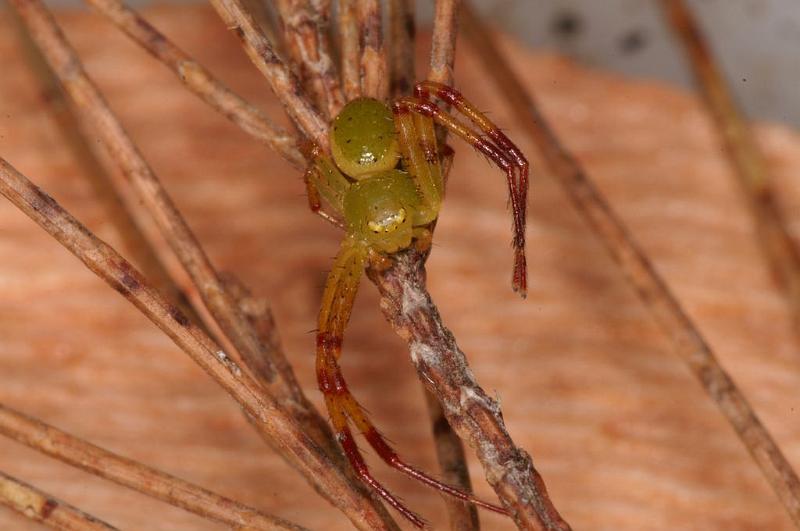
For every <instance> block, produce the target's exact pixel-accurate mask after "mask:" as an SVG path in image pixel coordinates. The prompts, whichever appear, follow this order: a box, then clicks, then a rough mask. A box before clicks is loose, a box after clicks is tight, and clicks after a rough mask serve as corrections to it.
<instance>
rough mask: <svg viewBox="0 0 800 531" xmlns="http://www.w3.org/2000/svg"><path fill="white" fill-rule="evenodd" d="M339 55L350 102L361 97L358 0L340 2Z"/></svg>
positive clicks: (345, 91)
mask: <svg viewBox="0 0 800 531" xmlns="http://www.w3.org/2000/svg"><path fill="white" fill-rule="evenodd" d="M338 6H339V17H338V18H339V20H338V27H339V55H340V56H341V61H342V67H341V71H342V85H343V87H344V94H345V97H346V98H347V100H348V101H350V100H354V99H356V98H359V97H361V65H360V62H361V44H360V43H359V34H358V8H357V7H356V0H339V3H338Z"/></svg>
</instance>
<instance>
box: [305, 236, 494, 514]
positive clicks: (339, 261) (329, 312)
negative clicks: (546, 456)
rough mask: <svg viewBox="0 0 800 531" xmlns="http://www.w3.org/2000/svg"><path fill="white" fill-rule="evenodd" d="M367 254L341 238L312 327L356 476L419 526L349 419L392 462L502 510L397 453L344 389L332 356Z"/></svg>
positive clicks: (335, 420)
mask: <svg viewBox="0 0 800 531" xmlns="http://www.w3.org/2000/svg"><path fill="white" fill-rule="evenodd" d="M368 259H369V251H368V250H367V249H365V248H364V247H363V246H362V245H360V244H359V243H357V242H355V241H353V240H350V239H345V241H344V243H343V244H342V247H341V249H340V251H339V254H338V255H337V257H336V260H335V262H334V266H333V269H332V270H331V272H330V273H329V275H328V280H327V282H326V285H325V292H324V294H323V296H322V307H321V309H320V314H319V323H318V329H317V358H316V371H317V381H318V383H319V388H320V390H321V391H322V393H323V395H324V397H325V405H326V407H327V409H328V413H329V414H330V417H331V423H332V424H333V427H334V430H335V432H336V436H337V438H338V440H339V442H340V443H341V445H342V447H343V449H344V451H345V455H346V456H347V459H348V461H349V462H350V464H351V466H352V467H353V469H354V470H355V471H356V473H357V474H358V476H359V477H360V478H361V480H362V481H364V482H365V483H366V484H368V485H370V486H371V487H372V488H373V489H374V490H375V491H376V492H377V493H378V494H379V495H380V496H381V497H382V498H383V499H384V500H386V502H387V503H388V504H389V505H391V506H392V507H394V508H395V509H396V510H397V511H398V512H399V513H400V514H402V515H403V516H404V517H405V518H407V519H408V520H409V521H410V522H411V523H413V524H414V525H415V526H417V527H424V526H425V521H424V520H423V519H422V518H420V517H419V516H417V515H416V514H415V513H413V512H412V511H411V510H409V509H408V508H406V507H405V506H404V505H403V503H402V502H401V501H400V500H399V499H397V498H396V497H395V496H394V495H392V494H391V493H390V492H389V491H388V490H387V489H386V488H385V487H383V486H382V485H381V484H380V483H379V482H378V481H377V480H376V479H375V478H374V477H373V476H372V474H371V473H370V471H369V469H368V468H367V465H366V463H365V461H364V458H363V456H362V455H361V452H360V450H359V449H358V446H357V445H356V442H355V438H354V437H353V433H352V431H351V430H350V426H349V423H350V422H352V423H353V424H354V425H355V426H356V428H357V429H358V430H359V431H360V432H361V434H362V435H363V436H364V437H365V438H366V440H367V442H368V443H369V444H370V446H372V448H373V449H374V450H375V452H376V453H377V454H378V456H379V457H380V458H381V459H382V460H383V461H385V462H386V463H387V464H388V465H389V466H391V467H392V468H395V469H397V470H399V471H400V472H403V473H404V474H406V475H407V476H410V477H412V478H413V479H416V480H417V481H420V482H422V483H423V484H425V485H428V486H430V487H433V488H435V489H436V490H439V491H440V492H443V493H445V494H448V495H450V496H453V497H456V498H458V499H460V500H463V501H465V502H468V503H474V504H475V505H477V506H479V507H483V508H485V509H488V510H491V511H494V512H498V513H500V514H506V515H507V514H508V512H507V511H506V510H505V509H503V508H502V507H499V506H496V505H492V504H489V503H486V502H483V501H481V500H479V499H477V498H475V497H474V496H472V495H470V494H467V493H465V492H462V491H460V490H458V489H455V488H453V487H451V486H449V485H446V484H444V483H442V482H440V481H438V480H436V479H434V478H432V477H430V476H428V475H427V474H425V473H424V472H421V471H419V470H417V469H416V468H414V467H412V466H411V465H409V464H407V463H406V462H404V461H403V460H402V459H400V457H399V456H398V455H397V453H396V452H395V451H394V450H393V449H392V447H391V446H390V445H389V443H388V442H386V439H384V437H383V436H382V435H381V434H380V433H379V432H378V430H377V428H376V427H375V425H374V424H372V422H371V421H370V420H369V418H368V417H367V415H366V413H365V412H364V409H363V408H362V407H361V405H360V404H359V403H358V402H357V401H356V399H355V398H354V397H353V395H352V394H351V393H350V390H349V389H348V387H347V383H346V381H345V379H344V376H343V375H342V372H341V369H340V367H339V363H338V359H339V357H340V356H341V352H342V338H343V335H344V329H345V326H346V325H347V322H348V320H349V319H350V313H351V310H352V307H353V301H354V300H355V295H356V292H357V290H358V284H359V280H360V278H361V274H362V272H363V268H364V265H365V263H366V261H367V260H368Z"/></svg>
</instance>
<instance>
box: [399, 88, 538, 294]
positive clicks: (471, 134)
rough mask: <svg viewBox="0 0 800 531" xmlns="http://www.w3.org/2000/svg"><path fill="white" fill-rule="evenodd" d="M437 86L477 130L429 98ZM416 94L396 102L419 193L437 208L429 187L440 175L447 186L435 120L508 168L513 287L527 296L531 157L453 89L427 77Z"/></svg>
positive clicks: (435, 193) (403, 143)
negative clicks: (433, 81) (434, 132)
mask: <svg viewBox="0 0 800 531" xmlns="http://www.w3.org/2000/svg"><path fill="white" fill-rule="evenodd" d="M434 89H435V90H436V92H435V94H436V95H437V96H438V97H440V98H442V99H445V100H446V101H448V102H449V103H452V104H453V106H454V107H456V109H457V110H459V111H460V112H462V113H463V114H464V115H465V116H467V117H468V118H470V119H471V120H472V121H473V122H474V123H475V124H476V125H477V127H478V130H477V131H475V130H472V129H470V128H469V127H468V126H467V125H465V124H464V123H463V122H461V121H459V120H458V119H456V118H454V117H452V116H450V115H449V114H447V113H446V112H444V111H443V110H442V109H440V108H439V107H438V106H437V105H436V104H435V103H434V102H432V101H430V99H429V97H430V92H431V90H434ZM415 94H417V96H416V97H406V98H401V99H399V100H397V101H395V102H394V104H393V105H392V112H393V113H394V115H395V123H396V126H397V130H398V133H399V136H400V145H401V151H402V152H403V157H404V159H405V161H406V167H407V169H408V171H409V172H410V173H411V174H412V177H414V179H415V180H416V181H417V183H418V186H419V189H420V192H421V194H422V195H423V196H427V201H428V202H429V203H431V204H434V205H436V208H437V212H438V204H439V202H440V201H441V191H437V190H433V191H432V190H431V188H433V187H435V183H436V182H437V180H438V183H439V186H441V188H444V187H443V186H442V184H441V183H442V181H441V169H440V163H439V157H438V155H437V151H436V140H435V135H433V134H432V131H433V123H434V122H435V123H438V124H439V125H441V126H443V127H445V128H446V129H447V130H449V131H450V132H452V133H453V134H455V135H456V136H458V137H460V138H462V139H464V140H465V141H466V142H468V143H469V144H470V145H472V146H473V147H474V148H475V149H477V150H478V151H480V152H481V153H483V154H484V155H486V156H487V157H488V158H489V160H491V161H492V162H493V163H494V164H496V165H497V166H498V167H499V168H501V169H502V170H503V171H504V172H505V174H506V180H507V181H508V188H509V196H510V199H511V210H512V212H513V222H514V237H513V240H512V244H513V246H514V272H513V277H512V287H513V289H514V291H516V292H517V293H519V294H520V295H521V296H523V297H524V296H525V295H526V293H527V288H528V281H527V265H526V259H525V217H526V210H527V207H526V204H527V192H528V161H527V159H525V157H524V156H523V155H522V153H521V152H520V151H519V149H518V148H517V147H516V146H515V145H514V144H513V143H512V142H511V141H510V140H509V139H508V137H507V136H506V135H505V134H503V133H502V132H501V131H500V129H499V128H498V127H497V126H496V125H494V124H493V123H492V122H491V121H489V119H488V118H486V117H485V116H484V115H483V114H482V113H480V112H479V111H478V110H477V109H475V107H474V106H473V105H472V104H470V103H468V102H467V101H466V100H465V99H464V97H463V96H461V94H460V93H459V92H457V91H456V90H455V89H452V88H450V87H446V86H445V85H439V84H437V83H432V82H423V83H419V84H417V86H416V88H415ZM484 135H486V136H484ZM487 137H488V138H487ZM437 175H438V177H437Z"/></svg>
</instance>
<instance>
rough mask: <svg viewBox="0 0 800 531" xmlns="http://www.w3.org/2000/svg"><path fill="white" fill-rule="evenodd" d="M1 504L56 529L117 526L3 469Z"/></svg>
mask: <svg viewBox="0 0 800 531" xmlns="http://www.w3.org/2000/svg"><path fill="white" fill-rule="evenodd" d="M0 504H2V505H5V506H7V507H10V508H11V509H13V510H15V511H17V512H18V513H20V514H21V515H23V516H25V517H26V518H30V519H31V520H35V521H36V522H41V523H43V524H44V525H46V526H48V527H52V528H53V529H71V530H74V531H109V530H113V529H116V527H112V526H111V525H109V524H107V523H105V522H103V521H102V520H99V519H98V518H95V517H94V516H92V515H90V514H87V513H85V512H83V511H81V510H80V509H78V508H76V507H73V506H72V505H69V504H68V503H65V502H63V501H61V500H58V499H56V498H53V497H52V496H50V495H49V494H47V493H45V492H43V491H41V490H39V489H37V488H36V487H33V486H31V485H28V484H27V483H24V482H22V481H20V480H18V479H16V478H13V477H11V476H9V475H7V474H4V473H3V472H0Z"/></svg>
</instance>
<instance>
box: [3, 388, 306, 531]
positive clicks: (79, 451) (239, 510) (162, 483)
mask: <svg viewBox="0 0 800 531" xmlns="http://www.w3.org/2000/svg"><path fill="white" fill-rule="evenodd" d="M0 434H3V435H5V436H6V437H9V438H11V439H13V440H15V441H17V442H19V443H22V444H24V445H26V446H29V447H30V448H33V449H34V450H37V451H39V452H42V453H44V454H46V455H49V456H51V457H54V458H56V459H59V460H61V461H63V462H65V463H68V464H70V465H72V466H75V467H78V468H80V469H82V470H85V471H87V472H89V473H91V474H94V475H96V476H99V477H102V478H105V479H108V480H110V481H113V482H114V483H118V484H120V485H123V486H125V487H128V488H131V489H134V490H136V491H139V492H141V493H142V494H145V495H147V496H152V497H153V498H156V499H158V500H161V501H164V502H166V503H168V504H170V505H174V506H176V507H180V508H182V509H185V510H187V511H189V512H192V513H194V514H197V515H200V516H202V517H204V518H209V519H211V520H214V521H216V522H220V523H222V524H226V525H230V526H246V527H248V528H252V529H263V530H273V529H275V530H277V529H290V530H295V531H302V530H303V528H302V527H300V526H298V525H295V524H292V523H290V522H287V521H285V520H282V519H280V518H276V517H274V516H272V515H269V514H265V513H262V512H261V511H259V510H257V509H253V508H252V507H247V506H246V505H243V504H241V503H239V502H237V501H235V500H231V499H229V498H225V497H223V496H220V495H219V494H215V493H213V492H211V491H209V490H206V489H204V488H202V487H198V486H196V485H193V484H191V483H188V482H186V481H183V480H182V479H179V478H176V477H175V476H171V475H169V474H166V473H164V472H161V471H159V470H156V469H153V468H150V467H148V466H146V465H143V464H142V463H139V462H136V461H133V460H132V459H127V458H125V457H121V456H119V455H116V454H114V453H112V452H109V451H107V450H104V449H103V448H100V447H98V446H95V445H93V444H91V443H89V442H86V441H83V440H81V439H79V438H77V437H75V436H73V435H70V434H68V433H65V432H63V431H61V430H58V429H56V428H54V427H52V426H49V425H47V424H45V423H43V422H41V421H40V420H37V419H34V418H31V417H29V416H27V415H24V414H23V413H20V412H18V411H15V410H13V409H11V408H9V407H7V406H5V405H2V404H0Z"/></svg>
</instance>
